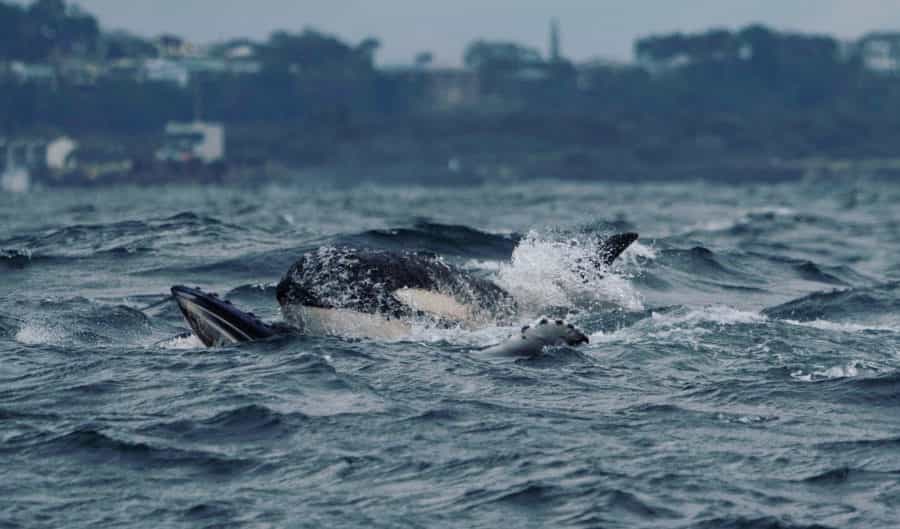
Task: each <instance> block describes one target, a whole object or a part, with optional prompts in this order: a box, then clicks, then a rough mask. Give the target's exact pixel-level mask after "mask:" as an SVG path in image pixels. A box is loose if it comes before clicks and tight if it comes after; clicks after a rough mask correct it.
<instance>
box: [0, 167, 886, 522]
mask: <svg viewBox="0 0 900 529" xmlns="http://www.w3.org/2000/svg"><path fill="white" fill-rule="evenodd" d="M898 204H900V184H897V183H891V182H885V181H867V180H859V181H838V180H808V181H803V182H796V183H790V184H780V185H749V184H748V185H744V186H725V185H721V186H717V185H713V184H706V183H681V184H660V183H647V184H603V183H595V184H576V183H562V182H553V181H544V182H533V183H514V184H503V185H500V184H497V185H485V186H478V187H466V188H424V187H414V186H412V187H411V186H404V187H400V186H375V185H361V186H358V187H355V188H352V189H344V190H339V189H330V188H328V187H327V186H315V185H304V184H299V183H298V184H296V185H291V184H279V185H275V184H270V185H259V186H252V187H251V186H247V187H237V186H235V187H224V188H221V187H220V188H212V187H178V186H173V187H149V188H119V189H90V190H65V191H40V190H38V191H34V192H32V193H28V194H20V195H13V194H5V195H0V277H2V280H0V476H2V479H0V527H3V528H19V527H21V528H40V527H146V528H169V527H172V528H175V527H191V528H194V527H261V528H262V527H272V528H276V527H278V528H280V527H360V526H366V527H429V528H432V527H465V528H471V527H486V528H489V527H490V528H492V527H604V528H612V527H621V528H633V527H654V528H656V527H662V528H710V529H712V528H742V529H748V528H767V529H769V528H811V527H818V528H822V527H833V528H851V527H858V528H881V527H884V528H891V527H897V526H898V524H900V252H898V250H900V207H898ZM622 230H629V231H637V232H639V233H640V234H641V240H640V242H639V243H638V244H636V245H635V246H633V247H632V248H630V249H629V250H628V251H627V252H626V254H625V255H623V257H622V258H621V259H620V260H619V261H618V262H617V263H616V264H615V265H614V266H613V268H612V269H611V270H608V271H604V272H603V273H597V274H594V275H590V276H589V277H587V279H586V280H585V278H584V277H583V275H580V274H577V273H573V267H577V265H578V263H580V262H582V259H583V258H584V256H585V253H586V252H589V251H590V244H589V241H590V240H592V238H593V237H596V235H597V234H602V233H611V232H615V231H622ZM325 244H332V245H353V246H373V247H380V248H389V249H398V250H399V249H417V250H429V251H434V252H437V253H439V254H440V255H442V256H443V257H444V258H445V259H446V260H447V261H449V262H452V263H454V264H456V265H458V266H461V267H464V268H467V269H469V270H471V271H473V272H474V273H477V274H481V275H483V276H485V277H489V278H491V279H493V280H495V281H496V282H497V283H498V284H500V285H501V286H503V287H504V288H505V289H507V290H508V291H509V292H511V293H512V294H513V295H514V296H515V297H516V298H517V299H518V300H519V304H520V305H521V307H522V311H521V317H520V319H521V322H515V323H516V324H519V323H525V322H529V321H532V320H533V319H534V318H536V317H538V316H540V315H542V314H552V315H555V316H565V317H567V318H568V319H570V320H571V321H573V322H574V323H576V324H577V325H579V326H580V327H581V328H582V329H584V330H585V331H586V332H587V333H588V334H589V335H590V337H591V344H590V345H587V346H584V347H581V348H578V349H571V348H558V349H553V350H547V351H545V353H544V354H543V355H541V356H539V357H535V358H527V359H526V358H521V359H496V358H486V357H483V356H480V355H479V354H478V350H479V349H480V348H482V347H485V346H488V345H493V344H495V343H498V342H500V341H502V340H503V339H505V338H507V337H508V336H509V335H511V334H513V333H514V332H516V329H517V325H514V326H509V327H506V326H486V327H482V328H465V329H464V328H459V329H439V328H433V327H429V326H428V325H426V324H424V323H423V324H421V325H417V326H416V328H415V330H414V332H413V333H412V335H410V336H408V337H405V338H404V339H402V340H394V341H389V342H378V341H367V340H346V339H341V338H337V337H303V336H295V337H283V338H278V339H273V340H269V341H265V342H259V343H250V344H243V345H241V346H238V347H229V348H222V349H205V348H203V347H201V346H200V344H199V343H198V341H197V340H196V339H194V338H189V337H183V336H180V335H182V333H184V331H185V330H186V326H185V324H184V323H183V322H182V319H181V316H180V314H179V312H178V310H177V308H176V306H175V305H174V303H173V302H172V300H171V299H170V297H169V295H168V289H169V287H170V286H171V285H173V284H188V285H198V286H201V287H203V288H205V289H209V290H213V291H217V292H220V293H221V294H223V295H226V296H227V297H228V298H230V299H232V300H233V301H234V303H235V304H236V305H238V306H242V307H246V308H248V309H251V310H253V311H254V312H256V313H257V314H258V315H260V316H262V317H264V318H267V319H273V320H274V319H277V318H278V316H279V308H278V306H277V303H276V301H275V295H274V285H275V283H277V281H278V280H279V279H280V277H281V275H282V274H283V273H284V272H286V271H287V269H288V267H289V266H290V265H291V263H292V262H293V261H294V260H295V259H296V258H297V257H298V256H299V255H301V254H302V253H303V252H305V251H308V250H311V249H314V248H317V247H319V246H321V245H325Z"/></svg>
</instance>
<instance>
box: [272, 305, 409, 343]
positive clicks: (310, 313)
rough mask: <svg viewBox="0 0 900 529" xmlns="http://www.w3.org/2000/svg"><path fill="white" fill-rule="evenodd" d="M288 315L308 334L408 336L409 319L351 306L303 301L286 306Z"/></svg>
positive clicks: (379, 337)
mask: <svg viewBox="0 0 900 529" xmlns="http://www.w3.org/2000/svg"><path fill="white" fill-rule="evenodd" d="M284 317H285V319H286V320H287V321H288V322H290V323H292V324H293V325H295V326H297V327H299V328H301V329H303V332H304V333H305V334H312V335H331V336H345V337H348V338H372V339H375V340H398V339H400V338H403V337H404V336H408V335H409V333H410V332H411V330H412V329H411V326H410V324H409V323H408V322H405V321H402V320H398V319H388V318H385V317H384V316H381V315H380V314H368V313H365V312H359V311H355V310H350V309H323V308H320V307H308V306H305V305H301V306H299V307H291V308H290V309H286V310H284Z"/></svg>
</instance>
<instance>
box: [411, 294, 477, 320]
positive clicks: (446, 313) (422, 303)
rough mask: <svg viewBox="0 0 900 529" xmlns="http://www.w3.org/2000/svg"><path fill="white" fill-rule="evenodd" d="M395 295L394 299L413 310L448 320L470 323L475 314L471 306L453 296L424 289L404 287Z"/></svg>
mask: <svg viewBox="0 0 900 529" xmlns="http://www.w3.org/2000/svg"><path fill="white" fill-rule="evenodd" d="M393 295H394V299H396V300H397V301H399V302H400V303H403V304H404V305H406V306H407V307H410V308H411V309H413V310H418V311H421V312H427V313H429V314H432V315H434V316H437V317H439V318H444V319H448V320H455V321H468V320H471V319H472V318H473V316H474V312H475V311H474V310H473V309H472V307H471V306H469V305H464V304H462V303H460V302H459V301H457V300H456V298H454V297H453V296H448V295H446V294H441V293H440V292H433V291H431V290H425V289H422V288H406V287H404V288H400V289H397V290H395V291H394V294H393Z"/></svg>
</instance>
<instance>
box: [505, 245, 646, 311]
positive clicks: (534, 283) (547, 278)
mask: <svg viewBox="0 0 900 529" xmlns="http://www.w3.org/2000/svg"><path fill="white" fill-rule="evenodd" d="M641 248H643V249H639V250H636V251H637V252H646V251H647V249H646V247H641ZM598 251H599V247H598V245H597V244H596V243H590V242H585V241H584V240H579V239H577V238H568V239H565V240H559V239H554V238H552V237H544V236H543V235H541V234H538V233H537V232H534V231H532V232H530V233H529V234H528V235H527V236H526V237H525V238H524V239H522V241H521V242H520V243H519V245H518V246H517V247H516V249H515V250H514V251H513V255H512V258H511V260H510V262H509V263H504V264H501V265H500V267H499V271H498V273H497V283H498V284H499V285H500V286H501V287H503V288H504V289H505V290H506V291H507V292H509V293H511V294H512V295H513V296H514V297H515V298H516V301H517V303H518V304H519V306H520V308H522V309H523V310H524V311H526V312H528V313H530V314H538V313H540V312H541V311H542V309H544V308H547V307H564V306H565V307H579V306H582V307H583V306H587V307H592V308H597V307H603V306H608V305H615V306H619V307H624V308H626V309H628V310H641V309H643V306H644V305H643V302H642V300H641V296H640V294H639V293H638V291H637V290H636V289H635V288H634V287H633V286H632V285H631V283H630V281H629V280H628V277H629V274H628V273H627V272H626V270H627V269H629V268H632V267H634V266H635V265H634V264H633V263H634V259H633V258H632V260H631V261H628V260H627V259H628V258H626V260H625V261H623V263H620V264H619V266H617V267H613V268H611V269H606V268H603V267H597V266H595V265H594V264H592V261H594V260H596V256H597V254H598ZM627 253H628V252H627V251H626V254H627ZM629 263H631V264H630V265H629Z"/></svg>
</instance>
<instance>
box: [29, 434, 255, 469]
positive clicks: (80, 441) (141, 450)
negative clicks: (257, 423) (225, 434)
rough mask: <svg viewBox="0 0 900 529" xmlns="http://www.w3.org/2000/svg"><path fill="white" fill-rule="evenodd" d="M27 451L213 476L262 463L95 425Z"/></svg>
mask: <svg viewBox="0 0 900 529" xmlns="http://www.w3.org/2000/svg"><path fill="white" fill-rule="evenodd" d="M24 451H25V452H27V453H31V454H35V455H39V456H41V457H54V456H59V457H65V458H73V457H74V458H78V459H81V460H82V461H84V462H85V463H88V462H90V463H91V464H116V463H124V464H130V465H135V466H138V467H140V468H146V467H148V466H153V467H178V468H182V467H185V466H188V467H193V468H195V469H197V470H199V471H201V472H203V473H208V474H213V475H233V474H238V473H240V472H244V471H246V470H249V469H251V468H253V467H255V466H258V465H259V463H258V462H256V461H254V460H252V459H247V458H236V457H230V456H225V455H222V454H218V453H213V452H208V451H203V450H183V449H179V448H171V447H161V446H156V445H153V444H150V443H147V442H142V441H136V440H126V439H119V438H116V437H113V436H111V435H108V434H106V433H103V432H101V431H99V430H97V429H95V428H92V427H82V428H78V429H76V430H74V431H71V432H69V433H66V434H63V435H60V436H57V437H53V438H51V439H48V440H45V441H43V442H40V443H37V444H33V445H31V446H28V447H26V448H24Z"/></svg>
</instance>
